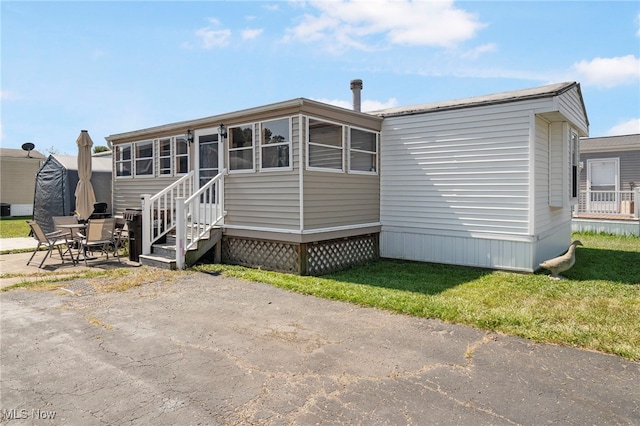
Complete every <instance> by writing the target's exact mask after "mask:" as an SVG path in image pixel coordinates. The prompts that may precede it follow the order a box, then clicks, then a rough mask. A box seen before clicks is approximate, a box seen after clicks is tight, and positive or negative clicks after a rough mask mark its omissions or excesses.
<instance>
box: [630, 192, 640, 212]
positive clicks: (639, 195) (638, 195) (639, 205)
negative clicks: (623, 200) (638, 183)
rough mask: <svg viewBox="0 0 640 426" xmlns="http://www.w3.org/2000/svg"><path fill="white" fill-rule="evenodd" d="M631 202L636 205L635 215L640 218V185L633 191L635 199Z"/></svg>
mask: <svg viewBox="0 0 640 426" xmlns="http://www.w3.org/2000/svg"><path fill="white" fill-rule="evenodd" d="M631 202H632V203H633V205H634V208H633V217H635V218H636V219H640V187H638V188H636V189H635V190H634V192H633V200H631Z"/></svg>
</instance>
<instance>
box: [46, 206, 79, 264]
mask: <svg viewBox="0 0 640 426" xmlns="http://www.w3.org/2000/svg"><path fill="white" fill-rule="evenodd" d="M52 219H53V227H54V228H55V230H56V231H58V232H60V234H61V235H64V236H65V237H66V238H67V240H69V243H72V244H69V246H68V248H67V250H66V251H65V252H64V253H63V254H67V253H69V254H70V255H71V257H73V253H72V251H71V249H72V248H74V246H75V247H77V246H78V245H79V242H80V240H81V239H82V238H83V237H84V236H83V235H82V233H81V230H83V229H84V228H86V225H85V224H81V223H79V222H78V218H77V217H76V216H53V217H52ZM76 226H77V227H76Z"/></svg>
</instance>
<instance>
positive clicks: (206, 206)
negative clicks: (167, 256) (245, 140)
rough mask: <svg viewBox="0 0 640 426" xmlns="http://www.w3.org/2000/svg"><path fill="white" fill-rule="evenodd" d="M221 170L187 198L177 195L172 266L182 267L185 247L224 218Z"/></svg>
mask: <svg viewBox="0 0 640 426" xmlns="http://www.w3.org/2000/svg"><path fill="white" fill-rule="evenodd" d="M225 173H226V170H222V171H221V172H220V173H218V174H217V175H216V176H215V177H214V178H213V179H211V180H210V181H209V182H207V183H206V185H204V186H203V187H202V188H200V189H198V190H197V191H196V192H195V193H193V195H191V196H190V197H189V198H187V199H184V198H178V199H177V200H176V202H177V208H176V213H177V217H176V267H177V268H178V269H182V268H183V267H184V261H185V255H186V252H187V251H188V250H190V249H191V248H194V247H196V246H197V244H198V241H199V240H201V239H202V238H203V237H205V236H207V237H208V236H209V234H210V232H211V229H212V228H213V227H214V226H216V225H218V224H219V223H221V221H222V219H223V218H224V175H225Z"/></svg>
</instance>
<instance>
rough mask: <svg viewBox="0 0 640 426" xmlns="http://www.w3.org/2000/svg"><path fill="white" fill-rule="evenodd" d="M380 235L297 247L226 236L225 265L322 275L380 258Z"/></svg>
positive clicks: (280, 242)
mask: <svg viewBox="0 0 640 426" xmlns="http://www.w3.org/2000/svg"><path fill="white" fill-rule="evenodd" d="M379 238H380V234H378V233H376V234H366V235H358V236H355V237H348V238H340V239H335V240H325V241H317V242H313V243H305V244H296V243H287V242H282V241H271V240H256V239H249V238H237V237H223V240H222V262H223V263H228V264H233V265H243V266H249V267H252V268H262V269H267V270H271V271H279V272H288V273H293V274H299V275H323V274H328V273H331V272H335V271H339V270H343V269H346V268H349V267H351V266H354V265H358V264H361V263H364V262H368V261H371V260H375V259H378V258H379V255H380V246H379Z"/></svg>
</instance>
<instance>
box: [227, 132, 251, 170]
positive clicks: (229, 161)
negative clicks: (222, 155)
mask: <svg viewBox="0 0 640 426" xmlns="http://www.w3.org/2000/svg"><path fill="white" fill-rule="evenodd" d="M239 127H240V128H242V127H251V146H250V147H241V148H232V146H231V144H232V143H233V136H232V130H233V129H236V128H239ZM228 129H229V130H228V136H227V140H228V141H229V142H228V143H229V144H228V147H227V164H228V166H229V174H235V173H254V172H255V171H256V125H255V123H244V124H234V125H233V126H229V128H228ZM249 150H250V151H251V168H250V169H232V168H231V153H233V152H239V151H249Z"/></svg>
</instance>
